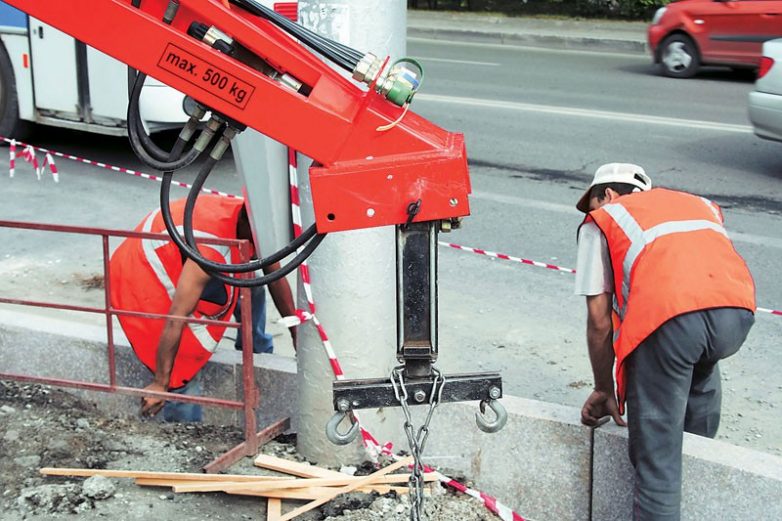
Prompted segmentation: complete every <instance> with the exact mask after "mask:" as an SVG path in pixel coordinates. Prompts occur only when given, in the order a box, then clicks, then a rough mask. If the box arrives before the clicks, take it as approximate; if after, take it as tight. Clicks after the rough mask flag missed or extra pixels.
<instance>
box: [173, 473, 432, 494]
mask: <svg viewBox="0 0 782 521" xmlns="http://www.w3.org/2000/svg"><path fill="white" fill-rule="evenodd" d="M363 477H366V476H358V477H356V476H348V475H345V474H342V476H341V477H339V478H301V479H287V480H284V481H268V482H257V483H252V484H249V483H246V482H242V483H230V482H219V483H217V482H215V483H206V482H199V483H196V482H193V483H184V484H181V485H176V486H175V487H174V492H178V493H182V492H229V491H232V490H258V491H261V490H274V489H283V488H305V487H344V486H347V485H350V484H352V483H355V482H356V481H358V480H360V479H362V478H363ZM409 479H410V475H409V474H393V475H390V476H382V477H380V478H378V481H377V482H378V483H379V484H384V485H388V484H396V483H407V482H408V481H409ZM436 479H437V477H436V476H435V474H434V473H432V472H429V473H426V474H424V481H426V482H428V481H435V480H436Z"/></svg>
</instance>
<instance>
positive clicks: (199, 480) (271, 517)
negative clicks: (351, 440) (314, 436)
mask: <svg viewBox="0 0 782 521" xmlns="http://www.w3.org/2000/svg"><path fill="white" fill-rule="evenodd" d="M411 463H412V458H411V457H407V458H403V459H401V460H399V461H397V462H395V463H392V464H391V465H388V466H386V467H384V468H382V469H380V470H378V471H376V472H374V473H372V474H370V475H368V476H350V475H347V474H342V473H340V472H336V471H333V470H329V469H325V468H322V467H317V466H314V465H309V464H303V463H297V462H294V461H288V460H285V459H282V458H276V457H274V456H269V455H266V454H261V455H260V456H258V457H257V458H256V460H255V465H256V466H258V467H262V468H265V469H267V470H273V471H276V472H283V473H286V474H289V475H290V476H295V477H293V478H286V477H284V476H255V475H244V474H197V473H187V472H149V471H133V470H103V469H84V468H51V467H47V468H42V469H41V474H42V475H44V476H71V477H73V476H78V477H89V478H90V479H96V478H103V479H105V478H130V479H134V480H135V482H136V485H140V486H148V487H170V488H171V489H172V490H173V491H174V492H175V493H178V494H182V493H192V492H224V493H227V494H234V495H244V496H258V497H265V498H268V509H267V520H268V521H287V520H289V519H293V518H295V517H297V516H299V515H300V514H303V513H305V512H308V511H310V510H312V509H314V508H316V507H318V506H320V505H323V504H324V503H327V502H328V501H330V500H332V499H334V498H335V497H337V496H339V495H341V494H347V493H349V492H352V491H354V490H358V491H361V492H365V493H372V492H374V493H377V494H381V495H383V494H389V493H391V492H394V493H396V494H400V495H401V494H406V493H407V492H408V489H407V487H405V486H401V487H395V486H390V485H391V484H405V483H407V481H408V479H409V477H410V476H409V474H391V472H393V471H395V470H399V469H403V468H405V467H407V466H409V465H410V464H411ZM424 480H425V481H426V482H429V483H431V482H434V481H437V478H436V476H435V475H434V474H427V475H425V476H424ZM88 481H89V480H88ZM112 493H113V491H112ZM110 495H111V494H110V493H109V494H108V495H106V497H108V496H110ZM283 499H286V500H307V501H309V502H308V503H306V504H304V505H301V506H298V507H296V508H294V509H293V510H292V511H290V512H288V513H286V514H283V513H282V510H283V508H282V500H283Z"/></svg>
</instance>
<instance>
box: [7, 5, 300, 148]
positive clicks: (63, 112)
mask: <svg viewBox="0 0 782 521" xmlns="http://www.w3.org/2000/svg"><path fill="white" fill-rule="evenodd" d="M47 1H56V0H47ZM262 3H264V4H266V5H267V6H268V7H271V8H273V9H274V10H275V11H277V12H278V13H280V14H283V15H285V16H288V17H289V18H291V19H293V20H295V19H296V16H297V10H298V6H297V2H273V1H269V0H262ZM0 43H2V45H0V136H2V137H9V138H17V139H24V137H25V136H26V135H27V134H29V131H30V129H31V128H32V124H33V123H37V124H41V125H52V126H56V127H65V128H71V129H77V130H84V131H88V132H98V133H101V134H110V135H127V126H126V122H125V120H126V115H127V107H128V79H127V78H128V75H127V67H126V66H125V65H124V64H122V63H120V62H118V61H117V60H115V59H113V58H110V57H109V56H107V55H105V54H103V53H102V52H100V51H97V50H95V49H93V48H91V47H88V46H87V45H85V44H83V43H82V42H79V41H77V40H74V39H73V38H71V37H70V36H68V35H67V34H65V33H62V32H60V31H58V30H57V29H55V28H53V27H52V26H50V25H47V24H45V23H43V22H41V21H40V20H36V19H35V18H32V17H30V16H27V15H26V14H25V13H23V12H21V11H19V10H17V9H15V8H13V7H11V6H9V5H8V4H6V3H5V2H2V1H0ZM145 86H146V88H145V89H144V91H143V92H142V95H141V114H142V117H143V118H144V120H145V122H146V124H147V126H148V130H149V131H155V130H161V129H164V128H170V127H175V126H179V125H180V124H181V123H183V122H184V121H185V120H186V119H187V116H186V115H185V113H184V111H183V110H182V102H183V98H184V96H183V95H182V94H181V93H179V92H177V91H175V90H173V89H171V88H169V87H166V86H165V85H163V84H162V83H160V82H158V81H156V80H154V79H152V78H147V82H146V85H145Z"/></svg>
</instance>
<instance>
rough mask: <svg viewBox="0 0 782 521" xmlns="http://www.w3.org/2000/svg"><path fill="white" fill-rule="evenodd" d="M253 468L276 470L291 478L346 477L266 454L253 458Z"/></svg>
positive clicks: (314, 466) (321, 468)
mask: <svg viewBox="0 0 782 521" xmlns="http://www.w3.org/2000/svg"><path fill="white" fill-rule="evenodd" d="M254 463H255V466H256V467H262V468H265V469H269V470H276V471H277V472H282V473H284V474H290V475H292V476H299V477H302V478H338V477H340V476H346V475H347V474H343V473H342V472H337V471H336V470H329V469H324V468H323V467H318V466H316V465H310V464H309V463H299V462H297V461H288V460H286V459H282V458H275V457H274V456H269V455H268V454H259V455H258V457H257V458H255V461H254Z"/></svg>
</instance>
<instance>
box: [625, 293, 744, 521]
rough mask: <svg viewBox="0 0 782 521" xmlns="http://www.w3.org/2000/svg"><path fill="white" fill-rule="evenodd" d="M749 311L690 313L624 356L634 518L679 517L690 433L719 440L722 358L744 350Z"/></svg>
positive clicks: (669, 519)
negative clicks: (684, 451)
mask: <svg viewBox="0 0 782 521" xmlns="http://www.w3.org/2000/svg"><path fill="white" fill-rule="evenodd" d="M754 322H755V316H754V315H753V314H752V313H751V312H749V311H747V310H746V309H738V308H717V309H711V310H705V311H697V312H693V313H687V314H684V315H680V316H678V317H676V318H673V319H671V320H669V321H668V322H666V323H665V324H663V325H662V326H661V327H660V328H659V329H657V331H655V332H654V333H653V334H652V335H651V336H649V337H648V338H647V339H646V340H645V341H644V342H643V343H641V344H640V345H639V346H638V347H637V348H636V349H635V351H633V353H632V354H631V355H630V356H629V357H628V359H627V360H626V361H625V363H626V375H627V393H626V394H627V423H628V429H629V435H630V444H629V447H630V461H631V462H632V463H633V467H634V468H635V489H634V493H633V519H634V520H636V521H651V520H654V521H677V520H678V519H679V518H680V503H681V480H682V479H681V478H682V438H683V434H682V432H683V431H687V432H691V433H693V434H698V435H700V436H708V437H710V438H713V437H714V436H715V435H716V434H717V428H718V427H719V423H720V405H721V401H722V391H721V387H720V373H719V368H718V367H717V362H718V361H719V360H722V359H723V358H727V357H729V356H731V355H732V354H734V353H735V352H736V351H738V350H739V347H741V344H742V343H743V342H744V339H745V338H746V337H747V333H748V332H749V329H750V328H751V327H752V324H753V323H754Z"/></svg>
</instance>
